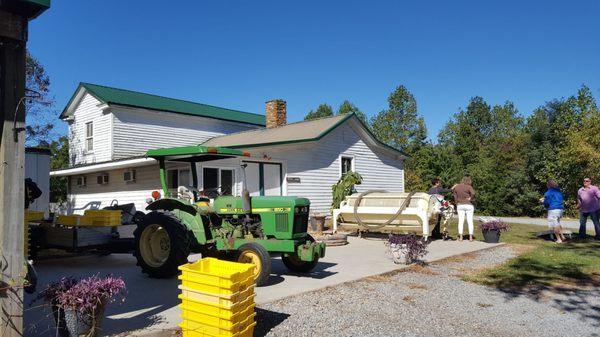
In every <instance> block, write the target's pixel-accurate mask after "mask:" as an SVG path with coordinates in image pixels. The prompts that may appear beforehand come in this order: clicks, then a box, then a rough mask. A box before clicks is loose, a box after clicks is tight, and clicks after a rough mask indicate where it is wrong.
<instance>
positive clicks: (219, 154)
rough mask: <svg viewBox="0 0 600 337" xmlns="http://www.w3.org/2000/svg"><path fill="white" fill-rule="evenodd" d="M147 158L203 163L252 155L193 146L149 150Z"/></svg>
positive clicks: (224, 148)
mask: <svg viewBox="0 0 600 337" xmlns="http://www.w3.org/2000/svg"><path fill="white" fill-rule="evenodd" d="M146 156H147V157H150V158H154V159H158V160H167V161H181V162H201V161H210V160H217V159H224V158H232V157H242V156H243V157H249V156H250V154H249V153H248V152H244V151H241V150H236V149H229V148H226V147H213V146H202V145H191V146H181V147H170V148H164V149H154V150H148V151H147V152H146Z"/></svg>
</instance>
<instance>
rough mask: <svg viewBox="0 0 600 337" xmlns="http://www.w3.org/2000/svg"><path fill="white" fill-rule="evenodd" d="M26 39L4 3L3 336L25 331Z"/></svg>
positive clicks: (0, 103)
mask: <svg viewBox="0 0 600 337" xmlns="http://www.w3.org/2000/svg"><path fill="white" fill-rule="evenodd" d="M26 41H27V19H26V18H24V17H22V16H20V15H17V14H13V13H11V12H7V11H5V10H4V9H3V8H0V113H1V114H2V122H3V124H2V128H1V129H0V132H1V133H0V142H1V143H0V324H1V325H0V336H6V337H16V336H22V335H23V290H22V289H23V288H22V285H23V280H24V276H25V273H24V271H25V270H26V269H25V268H24V263H25V258H24V256H23V240H24V232H23V221H24V220H23V214H24V203H25V201H24V170H23V162H24V157H25V153H24V152H25V149H24V139H25V132H24V129H23V128H24V127H25V109H24V102H23V100H24V99H23V97H24V96H25V53H26V50H25V47H26V46H25V44H26ZM20 102H21V103H20ZM19 103H20V104H19ZM17 106H18V107H17Z"/></svg>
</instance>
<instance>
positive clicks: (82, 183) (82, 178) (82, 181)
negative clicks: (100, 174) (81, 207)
mask: <svg viewBox="0 0 600 337" xmlns="http://www.w3.org/2000/svg"><path fill="white" fill-rule="evenodd" d="M85 183H86V179H85V176H79V177H77V187H85Z"/></svg>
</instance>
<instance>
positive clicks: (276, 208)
mask: <svg viewBox="0 0 600 337" xmlns="http://www.w3.org/2000/svg"><path fill="white" fill-rule="evenodd" d="M251 204H252V213H266V212H289V211H293V209H294V207H296V206H309V205H310V201H309V200H308V199H306V198H298V197H252V198H251ZM214 210H215V212H216V213H220V214H240V213H243V211H242V198H240V197H231V196H223V197H219V198H217V199H215V202H214Z"/></svg>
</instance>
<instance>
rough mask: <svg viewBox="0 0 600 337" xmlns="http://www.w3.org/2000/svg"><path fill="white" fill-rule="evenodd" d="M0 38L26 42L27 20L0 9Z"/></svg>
mask: <svg viewBox="0 0 600 337" xmlns="http://www.w3.org/2000/svg"><path fill="white" fill-rule="evenodd" d="M0 36H3V37H7V38H9V39H13V40H18V41H27V19H25V18H24V17H21V16H19V15H16V14H13V13H10V12H6V11H3V10H1V9H0Z"/></svg>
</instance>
